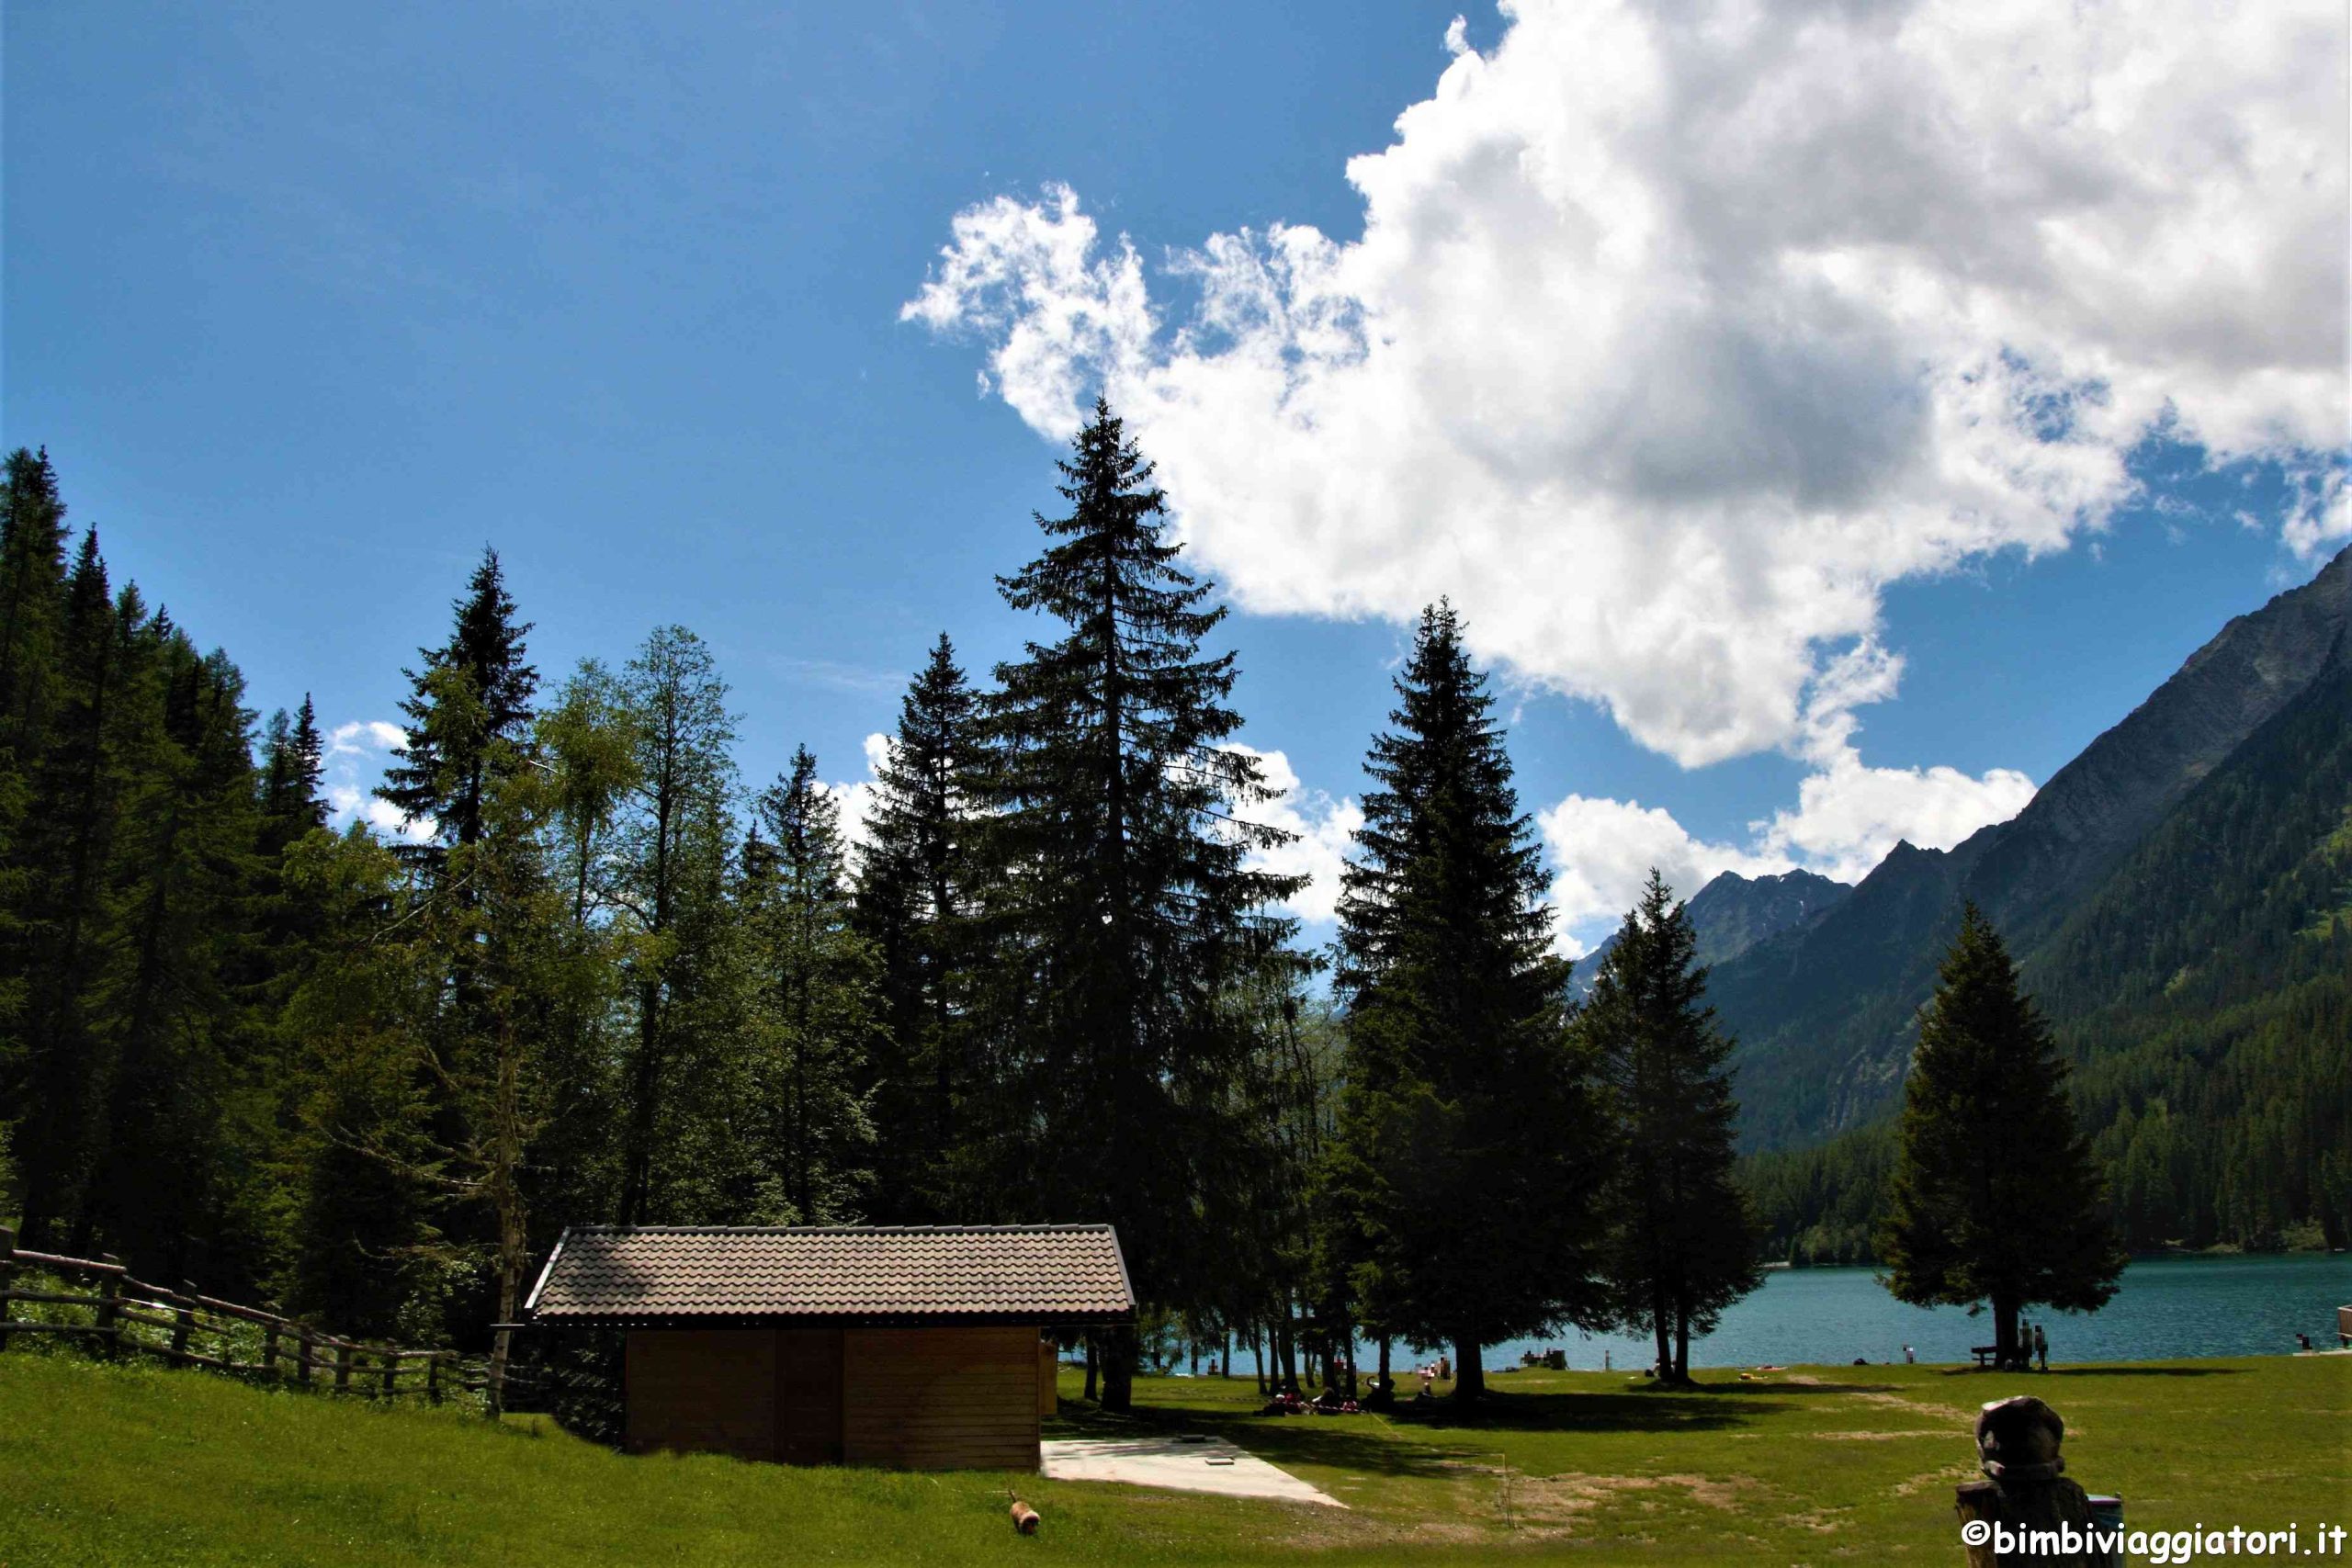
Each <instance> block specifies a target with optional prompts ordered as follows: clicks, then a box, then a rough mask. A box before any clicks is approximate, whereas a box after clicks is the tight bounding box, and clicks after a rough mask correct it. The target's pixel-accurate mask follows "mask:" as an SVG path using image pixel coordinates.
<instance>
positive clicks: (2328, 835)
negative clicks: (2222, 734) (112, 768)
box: [1746, 633, 2352, 1263]
mask: <svg viewBox="0 0 2352 1568" xmlns="http://www.w3.org/2000/svg"><path fill="white" fill-rule="evenodd" d="M2021 965H2022V968H2023V971H2024V979H2025V983H2026V987H2027V988H2028V989H2029V990H2030V991H2031V992H2032V993H2033V994H2034V995H2035V997H2036V998H2037V999H2038V1000H2039V1001H2040V1003H2041V1005H2042V1007H2043V1009H2044V1010H2045V1011H2046V1012H2047V1013H2048V1014H2049V1016H2050V1018H2051V1019H2052V1024H2053V1026H2054V1031H2055V1033H2056V1036H2057V1039H2058V1042H2059V1044H2060V1046H2061V1048H2062V1049H2063V1050H2064V1051H2065V1053H2066V1054H2067V1055H2068V1057H2069V1058H2070V1060H2071V1061H2072V1062H2073V1063H2074V1064H2075V1077H2074V1088H2075V1101H2076V1105H2077V1107H2078V1111H2079V1113H2080V1115H2081V1118H2082V1122H2083V1125H2084V1126H2085V1127H2086V1128H2088V1129H2089V1130H2090V1131H2091V1133H2092V1134H2093V1147H2094V1149H2095V1151H2096V1153H2097V1154H2098V1157H2099V1160H2100V1163H2101V1165H2102V1166H2103V1168H2105V1171H2106V1175H2107V1179H2108V1185H2109V1193H2110V1201H2111V1205H2112V1210H2113V1213H2114V1215H2115V1219H2116V1223H2117V1225H2118V1227H2119V1229H2120V1232H2121V1234H2122V1235H2123V1237H2124V1239H2125V1240H2126V1242H2127V1243H2128V1244H2129V1245H2131V1246H2132V1247H2135V1248H2140V1249H2143V1250H2145V1249H2152V1248H2155V1247H2164V1246H2167V1245H2187V1246H2191V1247H2210V1246H2213V1245H2217V1244H2229V1245H2236V1246H2245V1247H2275V1246H2278V1245H2281V1244H2284V1243H2287V1242H2290V1241H2293V1242H2295V1243H2297V1244H2298V1245H2302V1246H2317V1245H2321V1244H2324V1245H2328V1246H2333V1247H2344V1246H2346V1245H2352V633H2346V634H2343V635H2342V636H2341V637H2339V640H2338V642H2337V644H2336V647H2335V652H2334V654H2333V656H2332V658H2331V660H2329V662H2328V663H2327V664H2326V665H2325V666H2324V667H2323V669H2322V670H2321V671H2320V673H2319V674H2318V675H2317V676H2316V677H2315V678H2314V679H2313V680H2312V682H2311V683H2310V684H2309V685H2308V686H2306V687H2305V688H2304V689H2303V691H2301V693H2299V694H2297V695H2296V696H2295V697H2294V698H2293V700H2291V701H2290V703H2289V704H2288V705H2286V707H2285V708H2283V709H2282V710H2281V711H2280V712H2278V714H2277V715H2275V716H2272V717H2271V718H2270V719H2269V720H2268V721H2267V723H2265V724H2264V725H2263V726H2262V727H2261V728H2258V729H2256V731H2255V732H2254V733H2253V734H2252V735H2250V736H2248V737H2247V739H2245V741H2244V742H2243V743H2242V744H2241V745H2239V746H2238V747H2237V749H2236V750H2233V752H2232V753H2231V754H2230V756H2229V757H2228V758H2227V759H2225V760H2224V761H2223V762H2222V764H2221V765H2220V766H2219V767H2217V768H2215V769H2213V770H2212V771H2211V773H2209V774H2208V775H2207V776H2206V777H2205V778H2204V779H2203V780H2202V781H2200V782H2199V784H2197V785H2196V787H2194V788H2193V789H2191V790H2190V791H2189V792H2188V795H2186V796H2184V797H2183V798H2182V799H2181V801H2180V802H2179V803H2178V804H2177V806H2176V807H2174V808H2173V809H2172V810H2170V811H2169V812H2167V813H2166V814H2165V817H2164V818H2163V819H2162V820H2160V821H2159V822H2158V823H2157V824H2156V826H2155V827H2154V828H2153V829H2150V830H2149V832H2148V833H2146V834H2145V835H2144V836H2143V838H2142V840H2141V841H2140V842H2139V843H2138V844H2136V845H2134V846H2133V847H2132V848H2131V850H2130V851H2129V852H2126V853H2125V854H2124V855H2123V856H2122V857H2121V858H2120V860H2119V861H2118V862H2117V863H2115V864H2114V865H2113V867H2112V868H2110V869H2109V872H2108V873H2107V874H2106V875H2105V876H2103V877H2102V878H2101V879H2100V880H2099V882H2098V885H2097V886H2095V887H2094V888H2092V890H2091V891H2090V892H2089V893H2088V894H2087V895H2086V897H2084V898H2082V899H2081V900H2079V901H2078V902H2077V903H2076V905H2075V907H2074V908H2073V909H2072V911H2071V912H2070V913H2068V914H2067V915H2066V917H2065V918H2064V920H2063V921H2062V922H2061V923H2060V924H2059V926H2058V928H2057V929H2056V930H2055V931H2052V933H2051V934H2050V935H2049V936H2048V937H2047V938H2046V939H2045V940H2043V941H2042V942H2041V943H2040V944H2038V945H2037V946H2036V947H2034V948H2033V949H2031V950H2030V951H2029V952H2027V953H2023V954H2021ZM1893 1130H1894V1127H1893V1122H1892V1121H1891V1119H1888V1118H1885V1117H1882V1118H1880V1119H1879V1120H1877V1121H1875V1122H1871V1123H1870V1124H1868V1125H1866V1126H1864V1127H1862V1128H1860V1129H1859V1130H1857V1131H1854V1132H1851V1133H1848V1134H1843V1135H1841V1136H1839V1137H1838V1138H1835V1139H1833V1140H1831V1141H1830V1142H1829V1143H1827V1144H1824V1145H1815V1146H1812V1147H1807V1148H1802V1149H1793V1150H1787V1151H1782V1152H1778V1153H1772V1154H1766V1155H1761V1156H1754V1157H1752V1158H1751V1159H1750V1160H1748V1161H1747V1166H1746V1179H1747V1182H1748V1185H1749V1187H1750V1190H1751V1191H1752V1192H1753V1194H1754V1197H1755V1200H1756V1202H1757V1206H1758V1212H1759V1213H1761V1214H1762V1216H1763V1219H1764V1224H1765V1227H1766V1231H1767V1234H1768V1235H1769V1236H1770V1243H1769V1246H1770V1248H1771V1249H1772V1250H1773V1251H1774V1252H1775V1253H1776V1254H1778V1255H1781V1256H1787V1257H1792V1258H1798V1259H1800V1260H1802V1261H1811V1262H1837V1263H1856V1262H1866V1261H1870V1260H1871V1235H1872V1232H1873V1230H1874V1229H1875V1226H1876V1224H1877V1223H1878V1220H1879V1218H1880V1216H1881V1215H1882V1213H1883V1208H1884V1202H1885V1184H1886V1179H1887V1173H1888V1170H1889V1168H1890V1167H1891V1165H1892V1163H1893V1157H1894V1136H1893Z"/></svg>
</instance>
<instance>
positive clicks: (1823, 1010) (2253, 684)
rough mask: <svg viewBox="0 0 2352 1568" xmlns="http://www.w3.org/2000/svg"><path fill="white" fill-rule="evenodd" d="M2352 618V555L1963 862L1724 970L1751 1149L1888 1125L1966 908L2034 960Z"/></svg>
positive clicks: (2339, 644)
mask: <svg viewBox="0 0 2352 1568" xmlns="http://www.w3.org/2000/svg"><path fill="white" fill-rule="evenodd" d="M2348 611H2352V549H2347V550H2346V551H2345V552H2344V553H2342V554H2339V555H2338V556H2337V557H2336V558H2335V559H2334V560H2333V561H2331V562H2330V563H2329V564H2328V565H2327V566H2326V567H2325V568H2324V570H2321V572H2320V573H2319V574H2318V575H2317V576H2316V577H2315V578H2313V579H2312V581H2310V582H2308V583H2306V584H2304V585H2303V586H2301V587H2300V588H2296V589H2292V590H2290V591H2288V592H2284V593H2280V594H2278V596H2276V597H2275V598H2273V599H2272V600H2271V601H2270V602H2269V604H2267V605H2265V606H2264V607H2263V608H2261V609H2259V610H2256V611H2254V612H2252V613H2250V614H2248V615H2240V616H2238V617H2236V618H2234V619H2233V620H2232V621H2231V622H2230V623H2229V624H2228V625H2227V626H2223V627H2222V630H2221V632H2220V633H2219V634H2217V635H2216V636H2215V637H2213V638H2212V639H2211V641H2209V642H2208V643H2206V644H2205V646H2204V647H2202V648H2200V649H2198V650H2197V651H2196V652H2195V653H2194V654H2192V655H2190V656H2189V658H2188V660H2187V661H2185V662H2184V663H2183V664H2182V666H2181V668H2180V669H2179V671H2177V672H2176V673H2175V674H2174V675H2173V676H2172V677H2171V679H2169V680H2167V681H2166V682H2165V683H2164V684H2163V685H2161V686H2159V687H2158V688H2157V689H2156V690H2155V692H2154V693H2153V694H2151V695H2150V696H2149V697H2148V699H2147V700H2146V701H2145V702H2143V703H2142V704H2141V705H2139V707H2137V708H2135V709H2134V710H2133V711H2132V712H2131V714H2130V715H2129V716H2126V717H2125V718H2124V719H2123V720H2122V721H2121V722H2120V723H2119V724H2117V725H2116V726H2115V727H2114V728H2111V729H2109V730H2108V731H2107V732H2106V733H2105V734H2103V735H2101V736H2099V737H2098V739H2096V740H2094V741H2093V742H2092V743H2091V744H2090V745H2089V746H2087V747H2086V748H2085V749H2084V750H2083V752H2082V754H2081V755H2079V756H2078V757H2076V758H2075V760H2074V761H2071V762H2069V763H2068V764H2067V765H2066V766H2065V767H2064V768H2062V769H2060V770H2059V771H2058V773H2055V774H2054V775H2052V778H2051V779H2050V781H2049V783H2048V784H2044V785H2043V786H2042V788H2041V791H2040V793H2038V794H2037V795H2035V796H2034V798H2033V800H2032V801H2031V802H2030V803H2029V804H2028V805H2027V807H2025V809H2024V810H2022V811H2020V812H2019V813H2018V815H2017V816H2016V817H2015V818H2011V819H2010V820H2008V821H2007V822H2002V823H1997V824H1995V825H1994V826H1992V827H1988V828H1985V829H1982V830H1981V831H1979V832H1977V833H1975V834H1974V835H1973V836H1971V837H1970V838H1969V839H1967V840H1964V841H1963V842H1962V843H1960V844H1958V845H1956V846H1954V847H1953V848H1952V849H1951V850H1949V851H1935V850H1922V849H1918V848H1917V847H1915V846H1913V845H1911V844H1908V843H1902V844H1897V845H1896V846H1895V848H1894V851H1893V852H1890V853H1889V854H1888V855H1887V857H1886V859H1885V860H1884V861H1883V862H1881V863H1880V864H1879V865H1878V866H1877V867H1876V868H1875V869H1874V870H1873V871H1872V872H1871V874H1870V875H1868V876H1867V877H1865V878H1863V879H1862V881H1861V883H1860V885H1859V886H1856V887H1855V888H1853V889H1852V890H1851V892H1850V893H1848V894H1845V895H1843V896H1841V897H1838V898H1837V899H1835V900H1832V901H1829V902H1827V903H1826V905H1825V906H1824V907H1823V908H1819V909H1817V910H1815V911H1814V912H1812V913H1811V914H1809V915H1806V916H1804V917H1802V918H1800V919H1795V920H1793V921H1790V922H1787V923H1785V924H1782V925H1780V926H1778V927H1775V928H1774V929H1772V930H1770V931H1766V932H1764V933H1762V934H1760V935H1758V937H1756V938H1753V939H1751V940H1750V941H1749V942H1747V943H1746V944H1744V945H1740V946H1738V947H1736V949H1735V950H1734V951H1733V952H1732V953H1730V955H1729V956H1727V957H1726V958H1724V960H1722V961H1721V962H1720V963H1719V964H1717V966H1716V967H1715V969H1714V972H1713V975H1712V976H1711V977H1710V983H1709V999H1710V1000H1711V1001H1713V1004H1714V1006H1715V1008H1716V1010H1717V1012H1718V1014H1719V1016H1720V1017H1721V1020H1722V1021H1723V1024H1724V1027H1725V1029H1726V1030H1727V1031H1729V1032H1731V1033H1733V1034H1734V1035H1736V1037H1737V1038H1738V1040H1739V1042H1740V1053H1739V1057H1738V1064H1739V1067H1738V1070H1739V1074H1740V1098H1741V1104H1742V1111H1743V1117H1744V1126H1743V1135H1744V1137H1745V1138H1746V1139H1747V1142H1748V1143H1749V1145H1751V1146H1756V1147H1773V1146H1781V1145H1792V1144H1802V1143H1806V1142H1811V1141H1814V1140H1817V1139H1819V1138H1821V1137H1823V1136H1826V1135H1828V1134H1832V1133H1835V1132H1837V1131H1838V1130H1840V1129H1843V1128H1848V1127H1852V1126H1856V1125H1859V1124H1860V1123H1862V1122H1867V1121H1869V1120H1871V1119H1872V1118H1874V1117H1876V1116H1878V1115H1880V1114H1882V1113H1883V1112H1884V1111H1886V1110H1887V1109H1888V1108H1889V1107H1890V1106H1891V1105H1892V1103H1893V1101H1894V1096H1895V1093H1896V1090H1897V1089H1898V1088H1899V1085H1900V1083H1901V1080H1902V1074H1903V1070H1904V1066H1905V1063H1906V1062H1907V1060H1908V1058H1909V1053H1910V1047H1911V1043H1912V1039H1913V1032H1914V1030H1915V1028H1916V1015H1917V1009H1918V1007H1919V1005H1920V1004H1921V1003H1922V1002H1923V1001H1924V1000H1925V999H1926V998H1927V997H1928V994H1929V993H1930V991H1931V990H1932V988H1933V985H1934V979H1935V969H1936V964H1937V961H1938V959H1939V956H1940V954H1941V953H1942V950H1943V948H1944V947H1945V945H1946V944H1947V942H1949V939H1950V935H1951V931H1952V930H1953V929H1954V928H1955V927H1956V926H1957V923H1958V917H1959V909H1960V906H1961V904H1962V900H1964V899H1965V900H1973V901H1974V902H1975V903H1976V904H1977V905H1978V907H1980V908H1983V909H1984V910H1985V912H1986V914H1988V915H1989V916H1991V917H1992V919H1994V921H1995V923H1996V925H1998V926H1999V927H2000V928H2001V931H2002V932H2003V935H2004V936H2005V937H2006V938H2007V940H2008V942H2009V944H2010V947H2011V950H2012V951H2013V952H2015V953H2019V954H2024V953H2030V951H2032V950H2033V949H2034V948H2035V947H2036V946H2037V945H2038V944H2039V943H2040V942H2041V941H2043V940H2044V939H2046V938H2048V937H2050V936H2051V935H2052V933H2054V932H2055V931H2057V930H2058V929H2059V927H2060V926H2061V925H2062V923H2063V922H2064V921H2065V920H2066V919H2067V918H2068V916H2069V915H2070V914H2071V913H2072V912H2074V910H2075V908H2077V907H2078V906H2079V905H2081V904H2082V903H2083V901H2084V900H2085V899H2086V897H2087V896H2089V895H2090V894H2091V893H2092V892H2093V891H2094V890H2095V889H2096V888H2097V887H2098V886H2099V885H2100V883H2101V880H2102V878H2103V877H2104V876H2106V874H2108V873H2109V872H2110V871H2111V870H2113V869H2114V868H2115V867H2116V866H2117V865H2118V863H2120V861H2122V860H2123V859H2124V858H2125V857H2126V856H2127V855H2128V854H2129V853H2130V852H2131V851H2132V850H2133V848H2134V847H2135V846H2136V845H2138V844H2140V843H2141V842H2142V841H2143V840H2144V839H2145V838H2146V837H2147V836H2148V835H2149V833H2150V832H2151V831H2152V830H2153V829H2155V828H2156V826H2157V825H2158V824H2159V823H2160V822H2162V821H2163V820H2165V818H2166V817H2167V815H2168V814H2169V813H2171V812H2172V811H2173V810H2175V808H2177V807H2179V806H2180V805H2181V803H2182V802H2183V801H2184V799H2185V798H2187V797H2188V795H2189V794H2190V792H2192V791H2193V790H2195V789H2196V788H2197V787H2198V785H2199V783H2200V782H2201V781H2203V780H2204V779H2205V778H2207V777H2208V776H2209V775H2210V774H2211V773H2214V772H2215V770H2216V769H2218V768H2220V767H2221V766H2222V764H2223V763H2224V762H2225V761H2227V760H2228V759H2229V758H2230V757H2231V755H2232V754H2233V752H2234V751H2235V750H2237V749H2238V748H2239V747H2240V746H2242V745H2244V744H2245V742H2246V740H2247V739H2248V738H2249V737H2250V736H2253V735H2254V734H2255V733H2256V731H2257V730H2259V729H2261V728H2262V727H2264V726H2265V725H2266V724H2267V723H2268V722H2269V721H2271V720H2272V719H2273V718H2275V717H2277V716H2278V715H2279V714H2280V713H2282V712H2283V711H2285V710H2286V709H2287V708H2288V707H2289V705H2290V704H2293V703H2294V702H2295V701H2296V699H2297V698H2298V697H2299V696H2301V694H2303V693H2305V692H2306V691H2307V690H2309V689H2311V688H2312V685H2313V683H2314V682H2315V681H2316V680H2318V679H2319V678H2320V677H2321V676H2322V674H2323V672H2331V679H2332V678H2333V671H2336V670H2339V669H2340V668H2341V660H2342V658H2343V655H2342V649H2343V646H2344V643H2345V640H2346V622H2347V612H2348ZM2332 661H2334V662H2332ZM1718 880H1721V879H1718ZM1712 888H1713V884H1711V885H1710V887H1709V889H1708V890H1706V891H1711V890H1712ZM1735 891H1738V890H1736V889H1735ZM1704 897H1705V891H1702V895H1701V897H1700V898H1694V899H1693V900H1692V901H1691V909H1692V916H1693V919H1694V920H1695V919H1696V918H1697V915H1698V911H1699V906H1700V903H1701V901H1702V899H1703V898H1704ZM1741 897H1742V898H1743V899H1744V898H1745V897H1747V895H1745V894H1744V893H1743V894H1742V895H1741Z"/></svg>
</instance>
